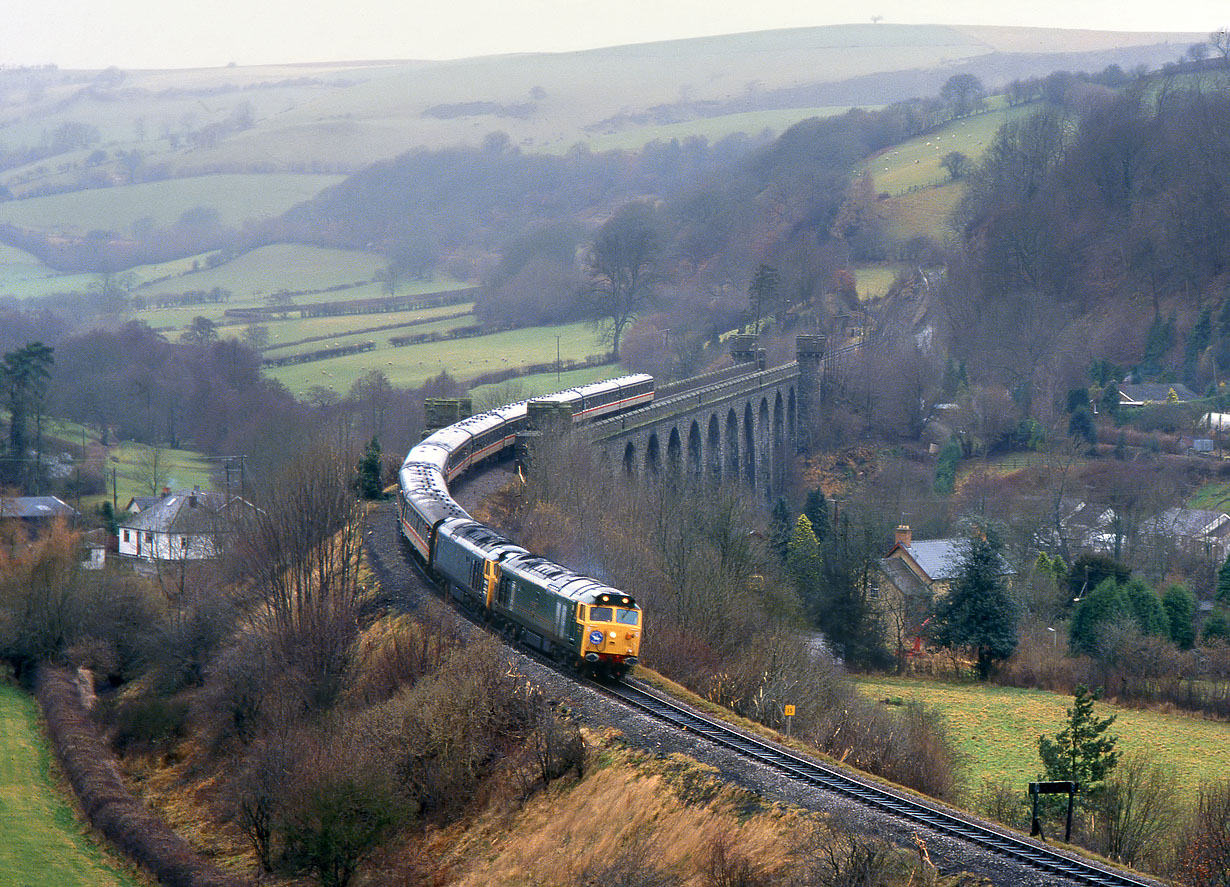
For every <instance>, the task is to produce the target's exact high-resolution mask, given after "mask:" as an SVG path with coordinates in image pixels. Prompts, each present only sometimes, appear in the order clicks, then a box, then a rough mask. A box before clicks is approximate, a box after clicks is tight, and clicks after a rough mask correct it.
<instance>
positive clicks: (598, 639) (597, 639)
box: [589, 630, 602, 647]
mask: <svg viewBox="0 0 1230 887" xmlns="http://www.w3.org/2000/svg"><path fill="white" fill-rule="evenodd" d="M589 642H590V643H591V644H593V645H594V646H595V647H600V646H602V632H600V631H597V630H594V631H591V632H590V633H589Z"/></svg>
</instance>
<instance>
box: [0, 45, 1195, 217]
mask: <svg viewBox="0 0 1230 887" xmlns="http://www.w3.org/2000/svg"><path fill="white" fill-rule="evenodd" d="M1197 39H1199V35H1188V34H1139V33H1118V32H1103V31H1058V30H1046V29H1022V28H988V27H950V26H939V25H889V24H880V25H870V24H868V25H843V26H832V27H823V28H805V29H791V30H779V31H766V32H760V33H751V34H736V35H728V36H720V37H705V38H697V39H692V40H677V41H669V42H662V43H651V44H642V45H635V46H621V47H613V48H607V49H597V50H589V51H585V52H573V53H555V54H525V55H510V56H494V57H484V58H473V59H464V60H458V61H446V62H413V61H375V62H338V63H329V64H311V65H308V64H304V65H282V66H267V67H229V68H218V69H202V70H182V71H123V70H117V69H108V70H106V71H101V72H99V71H59V70H55V69H14V70H5V71H0V159H3V160H4V161H5V163H4V164H3V167H4V168H3V169H2V171H0V185H3V186H5V187H7V188H8V189H9V190H10V191H11V192H12V193H13V194H14V195H16V196H22V195H25V194H30V193H36V192H40V191H42V192H46V191H47V190H49V189H70V188H75V187H80V186H82V185H90V186H93V187H101V186H106V185H110V184H114V183H116V182H119V181H125V180H126V179H127V178H131V177H133V176H136V177H137V179H138V180H142V178H143V177H164V176H168V175H170V176H180V175H187V174H206V173H212V172H220V171H225V172H317V173H337V172H351V171H353V170H355V169H358V168H360V167H362V166H364V165H366V164H368V163H371V162H374V161H376V160H379V159H383V158H388V157H393V156H395V155H397V154H400V153H402V152H404V151H407V150H409V149H412V148H415V147H429V148H438V147H443V146H449V145H459V144H469V145H477V144H479V143H480V142H481V141H482V139H483V138H484V136H486V135H487V134H488V133H490V132H493V131H502V132H505V133H507V134H508V136H509V137H510V139H511V142H512V144H513V145H516V146H518V147H521V148H522V149H523V150H533V151H551V152H559V151H564V150H566V149H568V148H569V147H571V146H572V145H573V144H575V143H577V142H599V141H601V140H603V139H607V140H610V139H612V138H617V137H618V138H620V139H621V142H622V143H623V144H635V143H636V136H637V133H638V132H639V133H642V136H643V141H647V140H649V139H651V138H654V137H655V135H656V134H657V131H658V128H660V127H663V126H675V127H678V125H679V124H681V123H688V122H698V123H704V125H703V126H701V127H700V128H699V129H698V131H700V132H703V133H705V134H708V135H710V137H713V136H715V135H720V134H722V127H721V126H720V125H718V126H716V127H715V126H714V121H715V120H721V119H722V118H724V117H730V116H731V115H736V114H737V115H740V116H739V117H737V118H734V117H732V119H731V121H730V123H729V126H730V127H731V128H730V129H728V130H726V131H727V132H730V131H736V128H737V129H741V130H743V131H754V130H752V127H755V126H756V125H757V123H758V121H756V120H755V119H754V118H753V119H748V113H749V112H764V113H766V114H768V112H775V113H774V114H771V115H769V116H768V117H766V119H765V125H768V126H772V127H773V128H775V129H777V130H778V131H780V130H781V129H782V128H784V126H785V125H786V124H788V123H789V122H793V121H792V120H790V118H789V116H788V115H787V116H786V117H785V118H783V115H782V113H781V112H782V111H783V110H790V109H794V110H797V112H798V116H797V117H796V118H794V119H802V118H803V117H807V116H814V115H815V113H816V109H818V108H828V109H840V108H842V107H847V106H850V105H879V104H885V103H888V102H892V101H896V100H899V99H904V98H909V97H912V96H918V95H929V94H934V93H935V92H936V91H937V90H938V87H939V85H940V84H942V83H943V82H944V80H945V79H946V78H947V77H949V76H952V74H954V73H963V72H969V73H973V74H976V75H977V76H979V77H981V78H983V79H984V81H985V82H986V83H987V85H988V86H989V87H992V88H994V87H996V86H998V85H1002V84H1003V83H1005V82H1007V81H1008V80H1011V79H1013V78H1016V77H1024V76H1031V75H1038V74H1046V73H1049V72H1050V71H1052V70H1055V69H1058V68H1068V69H1071V70H1098V69H1101V68H1103V67H1105V66H1106V65H1108V64H1118V65H1120V66H1121V67H1124V68H1125V69H1128V68H1131V67H1134V66H1136V65H1140V64H1143V65H1148V66H1150V67H1156V66H1158V65H1160V64H1162V63H1164V62H1167V61H1173V60H1175V59H1177V58H1178V57H1179V56H1180V55H1181V54H1182V52H1183V50H1184V49H1185V48H1186V46H1187V45H1188V44H1189V43H1191V42H1193V41H1195V40H1197ZM676 133H677V130H676ZM57 139H58V141H59V144H57ZM643 141H642V143H643ZM23 151H24V152H26V155H23V153H22V152H23ZM134 151H135V152H138V153H139V155H140V156H139V157H137V158H135V159H134V155H133V153H132V152H134ZM121 153H122V154H123V155H124V157H123V159H121V157H120V155H121ZM27 155H28V156H27ZM23 160H25V161H26V162H20V161H23Z"/></svg>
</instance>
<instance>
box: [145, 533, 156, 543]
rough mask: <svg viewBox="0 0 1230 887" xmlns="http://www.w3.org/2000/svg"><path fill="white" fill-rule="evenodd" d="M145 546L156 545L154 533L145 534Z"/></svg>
mask: <svg viewBox="0 0 1230 887" xmlns="http://www.w3.org/2000/svg"><path fill="white" fill-rule="evenodd" d="M145 544H146V545H153V544H154V534H153V533H146V534H145Z"/></svg>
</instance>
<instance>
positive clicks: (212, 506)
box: [120, 490, 243, 534]
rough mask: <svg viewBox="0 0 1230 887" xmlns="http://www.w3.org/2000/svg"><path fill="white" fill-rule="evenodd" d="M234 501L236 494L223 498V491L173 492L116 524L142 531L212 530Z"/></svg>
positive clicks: (186, 532)
mask: <svg viewBox="0 0 1230 887" xmlns="http://www.w3.org/2000/svg"><path fill="white" fill-rule="evenodd" d="M236 502H243V500H242V499H240V498H239V497H238V496H231V497H230V499H227V497H226V495H225V494H223V493H214V492H209V491H204V490H202V491H196V492H192V493H173V494H171V495H170V496H167V497H166V498H164V499H162V500H160V501H158V502H157V503H155V504H154V505H152V506H150V507H149V508H146V509H145V510H144V511H142V512H140V513H138V514H135V515H133V516H132V517H129V518H125V519H124V520H123V521H121V522H120V526H121V527H124V528H125V529H130V530H140V531H141V532H146V533H180V534H200V533H212V532H216V531H217V530H218V529H219V523H220V521H221V520H222V519H223V518H224V517H225V512H226V511H227V510H228V509H229V508H230V507H231V506H232V505H234V504H235V503H236Z"/></svg>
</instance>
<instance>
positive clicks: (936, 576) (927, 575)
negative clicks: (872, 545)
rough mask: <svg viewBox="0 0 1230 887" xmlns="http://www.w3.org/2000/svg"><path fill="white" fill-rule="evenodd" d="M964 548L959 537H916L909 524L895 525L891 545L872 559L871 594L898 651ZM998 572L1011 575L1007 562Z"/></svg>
mask: <svg viewBox="0 0 1230 887" xmlns="http://www.w3.org/2000/svg"><path fill="white" fill-rule="evenodd" d="M967 548H968V542H967V540H966V539H964V538H962V537H955V538H951V539H927V540H918V541H916V540H915V539H914V534H913V532H912V531H911V530H910V528H909V526H906V525H904V524H903V525H902V526H899V527H897V530H896V532H895V533H894V539H893V547H892V549H890V550H889V552H888V554H887V555H885V556H884V557H882V558H880V560H879V561H877V563H876V567H877V569H876V571H875V573H874V575H873V578H872V585H871V597H872V599H873V600H875V601H876V603H877V606H878V607H879V609H880V611H881V613H882V614H883V615H884V617H885V620H886V622H887V623H888V625H889V630H890V634H895V635H896V644H897V647H898V651H899V652H900V651H901V650H902V649H903V648H904V646H906V645H908V643H909V640H910V639H912V638H915V637H917V635H918V634H919V633H920V632H921V630H922V627H923V625H924V624H925V620H926V619H927V617H928V616H929V615H930V613H931V612H932V609H933V604H934V601H935V599H936V598H937V597H942V596H943V595H946V594H947V593H948V591H949V589H950V588H951V587H952V584H953V582H954V581H955V580H956V578H957V576H958V575H959V574H960V572H961V565H962V562H963V561H964V560H965V553H966V550H967ZM1002 575H1003V577H1004V578H1005V580H1006V581H1007V582H1011V581H1012V580H1013V579H1014V578H1015V573H1014V572H1013V571H1012V570H1011V569H1010V568H1009V567H1008V565H1007V564H1004V566H1003V573H1002Z"/></svg>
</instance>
